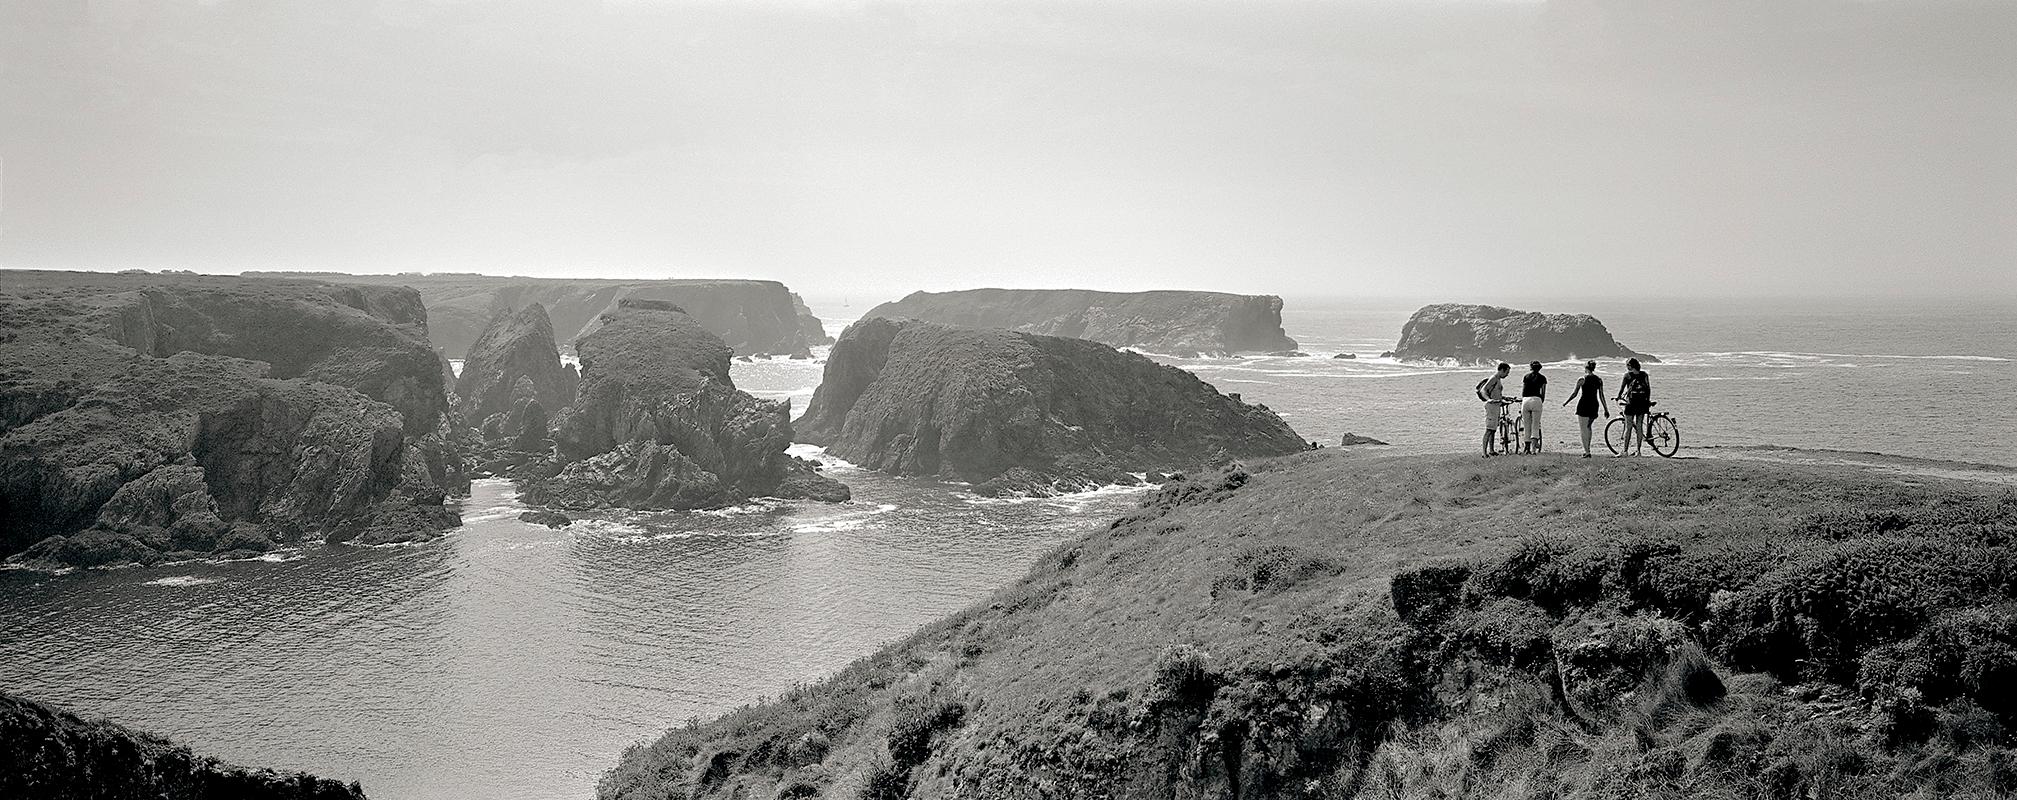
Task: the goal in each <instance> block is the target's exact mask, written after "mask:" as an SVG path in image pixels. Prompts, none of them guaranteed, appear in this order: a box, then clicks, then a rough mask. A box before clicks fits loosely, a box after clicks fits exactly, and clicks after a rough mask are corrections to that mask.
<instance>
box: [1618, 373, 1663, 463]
mask: <svg viewBox="0 0 2017 800" xmlns="http://www.w3.org/2000/svg"><path fill="white" fill-rule="evenodd" d="M1613 399H1616V400H1618V401H1620V402H1623V403H1624V404H1625V446H1624V447H1622V448H1619V450H1618V452H1617V453H1614V454H1612V458H1619V457H1622V456H1625V455H1627V454H1629V453H1631V452H1632V446H1633V442H1634V441H1635V440H1636V441H1637V443H1638V446H1639V447H1640V448H1641V449H1644V448H1645V446H1646V415H1647V414H1649V413H1651V412H1652V410H1653V379H1652V378H1651V377H1650V376H1648V375H1647V374H1646V371H1645V370H1643V369H1640V368H1639V359H1636V358H1628V359H1625V377H1624V378H1623V379H1621V380H1619V381H1618V396H1617V397H1616V398H1613Z"/></svg>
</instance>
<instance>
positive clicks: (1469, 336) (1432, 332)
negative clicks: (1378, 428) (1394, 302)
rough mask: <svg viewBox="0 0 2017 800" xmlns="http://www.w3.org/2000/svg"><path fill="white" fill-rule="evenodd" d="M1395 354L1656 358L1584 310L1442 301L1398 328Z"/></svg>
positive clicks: (1466, 358)
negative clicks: (1564, 311) (1629, 344)
mask: <svg viewBox="0 0 2017 800" xmlns="http://www.w3.org/2000/svg"><path fill="white" fill-rule="evenodd" d="M1394 357H1395V358H1399V359H1403V360H1431V361H1433V360H1440V359H1445V358H1453V359H1456V360H1458V361H1462V362H1466V363H1472V362H1497V361H1508V362H1512V363H1516V364H1517V363H1522V362H1527V361H1541V362H1544V363H1545V362H1554V361H1565V360H1568V359H1580V358H1637V359H1639V360H1640V361H1644V362H1655V361H1659V359H1657V358H1654V357H1652V356H1649V355H1646V354H1644V353H1638V352H1634V351H1633V350H1632V349H1630V348H1628V347H1626V346H1624V345H1622V344H1619V343H1618V340H1617V339H1614V338H1612V337H1611V331H1610V330H1609V329H1608V328H1605V327H1604V323H1602V322H1598V321H1597V318H1596V317H1593V316H1590V315H1588V314H1542V313H1540V312H1536V311H1516V310H1513V309H1510V308H1500V307H1498V306H1476V305H1461V304H1457V303H1444V304H1441V305H1432V306H1424V307H1423V308H1422V309H1421V310H1420V311H1416V312H1415V314H1414V316H1411V317H1409V318H1408V322H1407V324H1406V325H1404V326H1402V327H1401V343H1400V344H1399V345H1397V346H1395V347H1394Z"/></svg>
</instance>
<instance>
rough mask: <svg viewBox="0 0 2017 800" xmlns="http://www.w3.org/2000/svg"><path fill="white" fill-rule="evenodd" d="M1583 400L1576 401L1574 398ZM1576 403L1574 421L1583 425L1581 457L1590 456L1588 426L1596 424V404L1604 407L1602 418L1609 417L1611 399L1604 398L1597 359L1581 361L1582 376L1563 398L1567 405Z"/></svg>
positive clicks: (1602, 382) (1602, 380)
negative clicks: (1567, 396) (1573, 388)
mask: <svg viewBox="0 0 2017 800" xmlns="http://www.w3.org/2000/svg"><path fill="white" fill-rule="evenodd" d="M1578 397H1580V398H1582V399H1583V401H1582V402H1580V403H1576V398H1578ZM1570 403H1576V421H1577V422H1578V423H1580V424H1581V425H1582V426H1583V457H1584V458H1589V457H1590V428H1591V426H1593V425H1596V424H1597V406H1598V404H1602V405H1603V407H1604V418H1605V419H1610V418H1611V401H1609V400H1606V399H1604V379H1603V378H1599V377H1597V360H1596V359H1594V358H1593V359H1590V360H1589V361H1585V362H1583V377H1581V378H1578V379H1577V380H1576V389H1575V391H1572V392H1569V399H1567V400H1563V401H1562V405H1563V406H1564V407H1567V406H1568V405H1569V404H1570Z"/></svg>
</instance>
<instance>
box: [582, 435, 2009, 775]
mask: <svg viewBox="0 0 2017 800" xmlns="http://www.w3.org/2000/svg"><path fill="white" fill-rule="evenodd" d="M1519 520H1526V521H1532V522H1535V523H1537V524H1534V525H1521V524H1509V521H1519ZM1084 530H1085V532H1083V533H1081V534H1078V535H1076V536H1073V537H1071V538H1069V539H1067V540H1065V541H1063V542H1061V543H1060V544H1059V545H1058V546H1057V547H1056V548H1055V549H1053V550H1052V551H1051V552H1049V553H1047V554H1045V555H1043V556H1041V557H1039V558H1038V559H1036V561H1035V563H1034V564H1032V565H1031V566H1030V567H1029V569H1028V572H1027V573H1026V574H1025V575H1024V576H1023V577H1021V578H1020V579H1018V580H1016V581H1014V582H1013V583H1011V584H1009V585H1007V586H1005V587H1003V588H1002V589H1000V590H999V591H997V592H996V593H994V595H993V596H992V597H988V598H985V599H982V600H980V601H978V602H975V603H974V604H972V605H969V606H967V607H966V608H965V609H963V610H961V611H958V612H956V613H953V614H951V615H948V616H946V617H944V618H941V619H938V620H936V621H933V622H930V623H927V624H925V625H924V626H922V627H921V628H920V629H919V630H917V631H916V632H914V633H912V634H911V635H909V636H908V637H905V638H903V639H900V640H898V641H896V642H894V643H891V644H889V645H887V646H885V647H883V648H881V649H879V650H877V651H875V652H873V653H871V654H869V655H867V656H865V657H863V658H861V659H859V660H856V661H854V662H853V663H851V664H850V665H848V666H846V667H844V668H842V669H840V670H839V671H838V672H836V673H835V674H833V675H832V676H830V677H827V678H824V679H822V680H820V681H818V682H816V683H813V684H811V685H808V686H803V687H797V688H794V689H792V690H789V691H787V692H784V693H783V694H782V695H780V696H778V697H776V698H774V699H771V700H768V701H765V702H760V703H758V704H755V705H752V706H748V707H745V708H742V709H739V710H736V711H732V712H729V713H727V714H726V715H724V716H722V717H720V718H719V719H716V720H714V721H711V722H705V723H702V724H699V725H692V724H689V725H683V726H677V725H675V723H676V722H677V721H676V720H667V721H666V722H667V724H668V726H671V727H670V729H669V730H668V731H667V732H666V733H665V735H664V736H663V737H662V738H660V739H659V740H658V741H656V742H653V743H649V744H641V745H638V746H636V747H633V748H632V749H631V750H630V751H628V752H627V753H625V754H624V756H623V757H622V759H621V761H620V762H618V763H617V764H616V765H614V767H613V768H612V769H611V770H610V771H609V772H608V773H607V774H606V775H605V776H604V777H603V779H602V781H601V784H600V786H599V796H600V797H601V798H602V800H667V799H668V798H682V799H683V800H684V799H688V798H691V799H693V800H727V798H775V797H847V798H854V797H874V798H893V797H895V798H900V797H914V798H950V797H958V798H966V799H967V800H1010V799H1011V798H1030V797H1046V798H1060V799H1062V800H1094V799H1095V798H1209V799H1210V800H1248V799H1253V800H1259V799H1260V798H1284V799H1285V800H1329V799H1330V798H1340V797H1383V798H1385V797H1453V798H1454V797H1502V796H1503V797H1556V798H1564V800H1599V798H1621V797H1713V798H1780V797H1785V798H1794V797H1830V798H1892V797H1909V796H1918V795H1928V794H1929V795H1937V796H1942V797H1996V796H2000V795H2002V794H2006V793H2008V792H2009V791H2011V788H2012V786H2011V784H2012V783H2013V782H2017V774H2013V772H2012V769H2011V765H2012V764H2013V760H2012V759H2013V757H2017V749H2013V747H2012V742H2011V740H2010V739H2009V738H2008V737H2009V734H2008V733H2007V732H2008V731H2010V730H2012V726H2013V724H2017V705H2013V703H2012V697H2011V693H2010V692H2009V683H2008V681H2009V680H2010V676H2011V675H2012V674H2013V670H2017V595H2013V591H2017V590H2013V587H2012V586H2011V583H2010V580H2009V576H2010V575H2011V574H2012V572H2011V570H2012V568H2013V566H2017V545H2013V541H2017V538H2013V537H2012V536H2011V535H2010V534H2011V532H2012V531H2017V495H2012V494H2011V493H2010V491H2009V490H2008V489H2007V488H2005V487H1997V486H1988V485H1985V484H1980V483H1971V482H1962V481H1946V480H1937V479H1925V478H1922V477H1920V476H1901V475H1898V474H1895V473H1891V472H1887V471H1885V470H1881V469H1862V468H1855V467H1842V466H1819V465H1791V464H1766V463H1754V462H1738V461H1709V460H1701V461H1689V460H1667V459H1645V460H1632V461H1626V462H1614V463H1602V462H1601V461H1600V462H1598V463H1592V462H1589V461H1583V460H1581V459H1574V458H1569V457H1566V456H1552V455H1548V456H1539V457H1534V458H1523V459H1492V460H1489V461H1487V460H1482V459H1479V458H1477V457H1475V456H1456V455H1449V456H1396V455H1381V454H1378V453H1376V452H1371V451H1364V450H1361V449H1358V448H1353V449H1328V450H1321V451H1315V452H1309V453H1301V454H1296V455H1291V456H1286V457H1283V458H1278V459H1272V460H1268V461H1260V462H1248V463H1246V464H1244V465H1235V466H1230V467H1228V468H1226V469H1223V470H1219V471H1216V472H1209V473H1198V474H1193V475H1191V476H1189V477H1188V478H1187V479H1185V480H1181V481H1173V482H1170V483H1168V484H1166V485H1165V486H1164V487H1163V488H1161V489H1159V490H1157V491H1155V492H1152V493H1149V494H1147V495H1146V496H1145V497H1144V498H1143V500H1142V501H1141V502H1140V504H1139V506H1138V507H1137V508H1135V509H1134V510H1132V511H1131V512H1129V513H1126V514H1124V515H1121V516H1119V517H1118V518H1114V519H1110V520H1102V521H1101V524H1098V525H1094V526H1089V527H1087V528H1085V529H1084ZM1929 789H1931V791H1930V792H1929Z"/></svg>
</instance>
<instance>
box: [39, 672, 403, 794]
mask: <svg viewBox="0 0 2017 800" xmlns="http://www.w3.org/2000/svg"><path fill="white" fill-rule="evenodd" d="M0 797H16V798H24V800H25V799H26V798H48V799H49V800H58V799H60V798H79V800H81V799H82V798H100V797H104V798H111V797H174V798H196V797H217V798H225V797H229V798H243V800H269V799H270V800H363V798H364V791H363V790H362V789H360V788H358V786H357V784H355V783H352V784H349V785H345V784H342V783H338V782H336V781H332V780H329V779H327V778H318V777H315V776H313V775H304V774H300V773H276V772H272V771H268V770H248V769H245V768H242V767H234V766H231V765H229V764H223V763H219V762H218V761H216V760H215V759H211V758H206V757H203V756H199V755H196V754H195V753H192V752H190V751H189V748H187V747H184V746H182V745H178V744H176V743H174V742H172V741H169V740H167V739H163V738H161V737H158V736H153V735H150V734H146V733H141V732H139V731H134V730H130V729H127V728H125V727H122V726H119V725H115V724H112V723H109V722H103V721H91V720H86V719H83V718H81V717H78V716H77V715H75V714H71V713H69V712H67V711H63V710H61V709H57V708H52V707H50V706H46V705H43V704H41V703H37V702H34V701H31V700H27V699H25V698H21V697H16V696H13V695H10V694H0Z"/></svg>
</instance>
